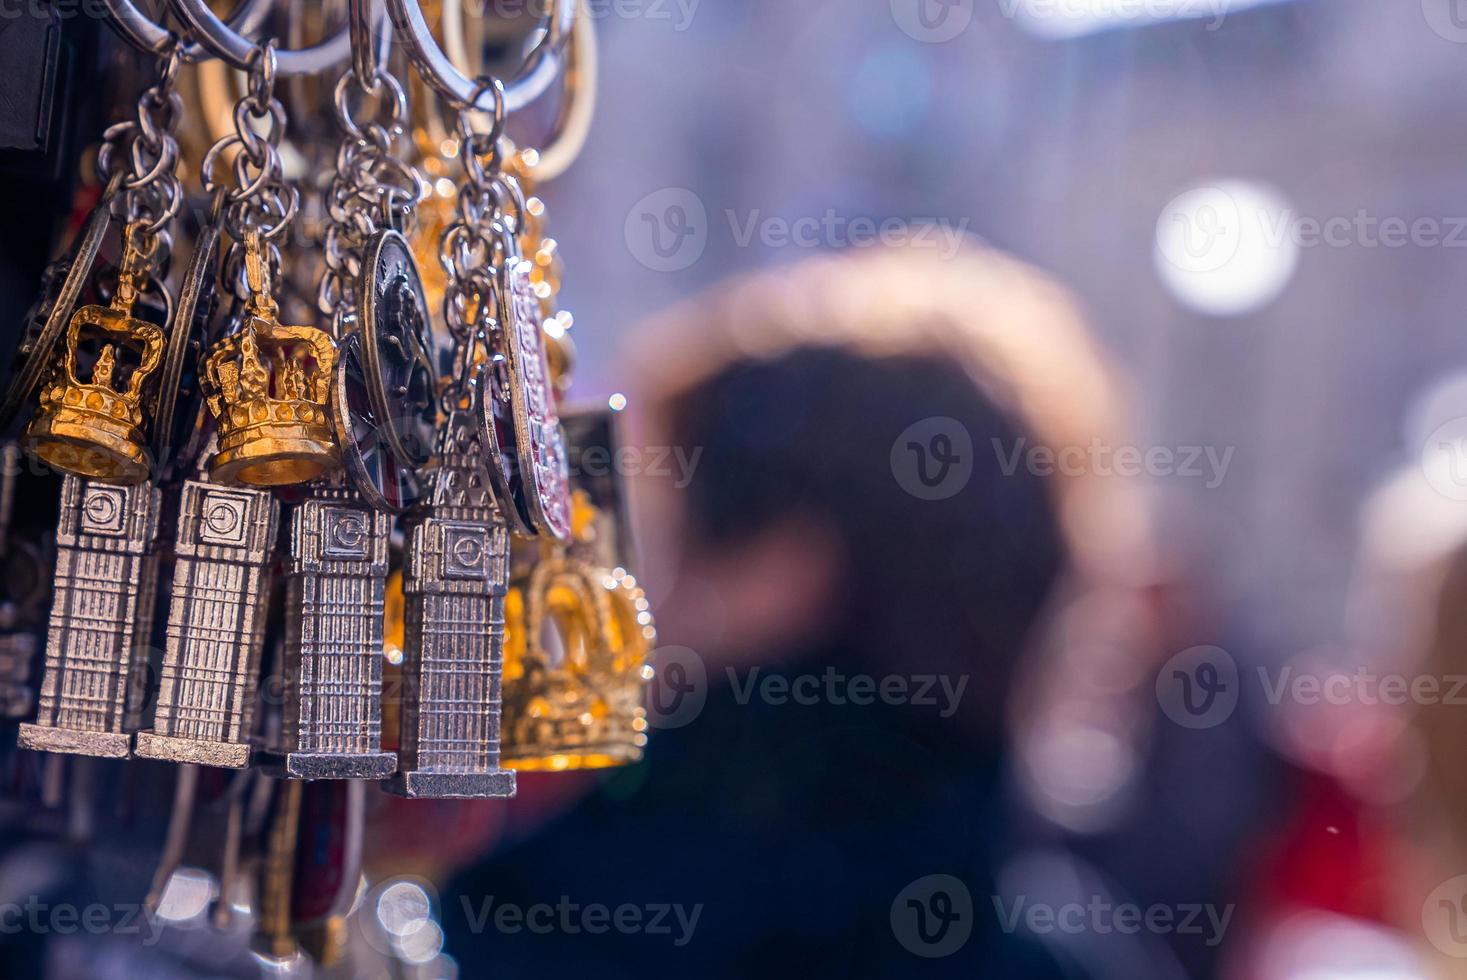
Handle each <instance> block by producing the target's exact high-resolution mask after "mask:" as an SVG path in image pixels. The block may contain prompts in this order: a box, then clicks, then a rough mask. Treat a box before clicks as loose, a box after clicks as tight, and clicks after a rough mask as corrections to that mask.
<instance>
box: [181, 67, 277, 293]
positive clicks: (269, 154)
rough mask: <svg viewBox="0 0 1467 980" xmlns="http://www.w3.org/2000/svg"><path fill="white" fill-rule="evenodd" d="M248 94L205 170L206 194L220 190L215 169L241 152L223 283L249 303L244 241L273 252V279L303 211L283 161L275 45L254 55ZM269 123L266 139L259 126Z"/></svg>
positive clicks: (228, 210) (229, 200)
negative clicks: (256, 240)
mask: <svg viewBox="0 0 1467 980" xmlns="http://www.w3.org/2000/svg"><path fill="white" fill-rule="evenodd" d="M248 75H249V91H248V92H246V93H245V96H244V98H242V99H240V101H239V102H237V103H236V104H235V106H234V132H232V133H228V134H226V135H225V136H223V137H221V138H220V139H219V141H218V142H216V143H215V144H214V145H213V146H211V147H209V152H208V153H206V154H204V162H203V164H202V165H201V166H200V170H201V173H202V180H203V185H204V191H205V192H206V193H208V194H214V193H215V192H216V191H217V190H219V189H220V188H221V186H222V185H221V184H220V182H219V181H217V180H216V179H215V176H214V169H215V166H216V164H217V163H218V161H219V158H220V156H221V155H222V154H223V153H224V152H225V151H227V150H229V149H230V148H232V147H238V148H239V152H238V153H237V154H236V155H235V157H234V162H233V165H232V167H231V168H230V169H231V170H232V172H233V177H234V186H233V187H232V188H230V189H228V190H227V191H226V192H225V202H226V203H225V207H224V227H225V230H226V231H228V232H229V236H230V238H232V239H233V242H232V243H231V244H230V246H229V253H228V254H227V255H226V256H225V259H224V281H225V282H227V283H229V284H230V286H231V288H232V289H233V290H234V292H235V295H237V296H238V297H239V298H240V299H243V300H247V299H248V298H249V296H250V289H249V283H248V280H247V277H246V275H245V267H244V266H245V263H244V244H243V243H244V240H245V237H246V235H247V234H250V233H257V234H258V235H259V236H260V239H261V240H262V241H263V242H264V248H265V250H266V251H267V252H268V262H269V269H270V275H271V277H272V278H274V277H276V276H278V274H279V271H280V245H279V243H278V241H277V239H279V238H280V237H281V236H282V235H283V234H284V233H285V230H286V229H287V228H289V227H290V223H291V220H292V219H294V218H295V215H296V211H297V210H299V208H300V192H299V191H297V190H296V189H295V188H294V187H293V186H291V185H290V184H289V183H288V182H287V181H286V179H285V175H284V172H283V169H282V166H281V159H280V140H281V138H282V137H284V135H285V107H284V106H283V105H281V104H280V100H279V99H277V98H276V97H275V42H274V41H266V42H264V43H263V44H261V45H260V46H258V47H256V48H255V49H254V51H253V52H251V54H250V63H249V72H248ZM266 121H268V126H267V127H266V131H265V134H264V135H263V136H262V135H260V134H259V133H257V132H255V129H254V126H253V125H252V123H254V124H259V123H261V122H266Z"/></svg>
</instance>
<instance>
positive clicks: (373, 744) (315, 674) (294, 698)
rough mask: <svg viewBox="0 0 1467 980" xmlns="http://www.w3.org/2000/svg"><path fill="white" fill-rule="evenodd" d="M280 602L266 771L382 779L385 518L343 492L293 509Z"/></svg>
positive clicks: (389, 763) (325, 493) (392, 761)
mask: <svg viewBox="0 0 1467 980" xmlns="http://www.w3.org/2000/svg"><path fill="white" fill-rule="evenodd" d="M291 520H292V526H291V536H290V541H291V546H290V548H291V556H290V557H291V565H290V579H289V582H288V586H287V593H286V620H287V624H286V625H287V628H286V641H285V665H284V666H285V678H284V681H285V710H284V718H283V724H282V727H281V733H280V741H281V744H280V745H279V746H277V747H276V749H275V751H274V752H273V753H272V759H271V762H272V763H273V764H276V765H278V766H279V767H280V768H281V769H283V770H284V773H285V775H287V776H293V777H296V778H300V779H383V778H385V777H387V776H390V775H392V772H393V770H395V769H396V768H397V756H396V755H395V754H394V753H392V752H383V751H382V606H383V599H384V596H385V593H386V588H387V546H388V538H389V536H390V535H391V533H392V519H391V517H390V516H388V515H387V514H386V513H384V512H382V511H378V510H374V509H373V508H371V507H369V506H367V504H366V503H364V502H363V501H362V498H361V495H360V494H358V493H356V492H355V491H352V490H347V489H344V488H332V487H319V488H316V489H313V490H312V491H311V495H310V496H309V497H307V498H306V499H305V500H304V501H303V502H302V503H301V504H300V505H299V506H298V507H297V508H296V510H295V513H294V515H293V517H292V519H291Z"/></svg>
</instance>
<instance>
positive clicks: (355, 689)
mask: <svg viewBox="0 0 1467 980" xmlns="http://www.w3.org/2000/svg"><path fill="white" fill-rule="evenodd" d="M365 8H366V4H365V3H360V2H354V3H353V4H352V5H351V9H350V16H351V18H352V26H353V30H352V37H353V50H354V52H355V54H356V57H355V58H354V59H353V66H352V68H351V70H349V71H348V72H346V73H345V74H343V75H342V77H341V79H340V81H339V82H338V84H337V86H336V96H335V106H336V116H337V122H338V125H339V127H340V128H341V130H342V141H341V145H340V148H339V150H338V152H337V170H336V174H335V176H334V178H333V179H332V182H331V186H330V188H329V189H328V191H327V213H328V215H329V217H330V219H331V222H330V224H329V226H328V228H327V231H326V246H325V254H326V272H325V274H324V275H323V276H322V279H321V285H320V290H319V293H318V305H319V308H320V310H321V312H322V313H323V314H326V315H329V316H330V317H331V326H332V332H333V333H334V334H335V335H336V337H337V338H338V339H341V338H343V337H344V338H345V340H344V343H343V345H342V354H343V356H342V359H341V363H340V364H339V365H338V373H337V378H338V379H339V382H338V384H337V385H336V386H335V387H336V391H337V392H338V393H339V392H342V391H344V390H346V389H348V388H352V389H354V392H355V395H356V397H355V398H354V399H347V400H346V401H345V402H341V401H337V402H335V403H334V404H333V406H332V407H333V415H334V418H335V424H336V431H337V435H338V438H339V440H340V443H341V446H342V451H343V458H344V460H345V463H346V466H345V479H344V480H343V479H340V478H338V479H336V480H334V481H332V482H329V483H327V482H318V483H317V484H315V485H313V486H312V488H311V489H310V491H309V492H308V495H307V497H306V499H305V500H304V501H303V502H301V503H300V504H299V505H298V506H297V507H296V510H295V513H294V516H293V518H292V523H291V539H290V572H289V578H288V580H287V591H286V600H285V602H286V611H285V618H286V641H285V661H284V695H285V696H284V706H283V712H282V714H283V724H282V726H281V731H280V737H279V744H278V745H277V746H276V747H275V749H274V751H273V752H272V754H271V757H270V764H271V766H272V768H278V770H279V771H280V772H281V773H282V774H283V775H285V776H289V777H296V778H306V779H329V778H336V779H345V778H354V779H381V778H384V777H386V776H389V775H391V774H392V772H393V771H394V770H395V768H396V765H397V757H396V755H395V754H394V753H392V752H383V751H381V728H382V629H383V623H382V616H383V602H384V596H385V589H386V580H387V567H388V539H389V537H390V535H391V533H392V516H391V513H390V511H396V510H399V509H401V508H402V507H403V506H405V505H406V504H408V503H410V502H411V501H412V499H414V497H415V496H416V490H415V489H414V490H409V492H407V493H406V494H405V493H403V492H402V489H403V487H404V485H403V484H402V483H401V482H400V480H399V479H397V478H394V477H391V476H389V473H392V474H402V475H404V476H406V475H408V474H411V478H412V480H413V482H412V487H414V488H415V487H416V486H417V485H418V484H417V475H416V474H417V471H418V470H419V469H420V468H421V467H422V465H423V464H424V463H426V462H427V457H428V449H429V448H430V446H431V440H432V435H433V426H434V421H435V414H436V391H435V390H434V389H435V386H436V379H435V377H434V372H433V368H432V364H431V362H430V361H429V359H428V357H427V353H426V352H427V339H426V332H427V330H428V315H427V308H426V301H425V300H424V298H423V291H422V283H421V280H420V278H419V276H418V273H417V268H416V265H415V264H414V262H413V259H412V255H411V253H410V252H409V251H408V249H407V244H406V242H405V240H404V239H403V237H402V234H401V232H402V230H403V229H404V228H405V227H407V226H408V225H409V224H410V222H411V220H412V217H413V213H414V208H415V205H416V204H417V201H418V199H419V197H420V196H421V193H422V181H421V179H420V178H419V177H418V175H417V172H416V171H415V170H414V169H413V168H412V166H411V165H410V164H408V163H406V162H404V161H403V160H401V159H400V158H399V157H398V156H396V155H395V153H394V148H395V144H396V143H397V142H398V141H399V140H400V139H401V136H402V119H403V117H404V116H405V115H406V111H407V106H406V99H405V96H404V94H403V90H402V86H401V85H400V84H399V83H398V81H397V80H396V79H395V78H393V77H392V75H391V74H389V73H388V72H387V70H386V68H385V66H384V65H383V64H382V63H381V60H380V59H379V58H378V56H377V53H376V52H377V50H378V49H376V48H368V47H367V44H368V42H369V41H370V36H371V29H370V24H369V22H368V17H367V11H366V9H365ZM353 95H355V96H358V97H361V98H362V99H364V100H365V99H371V98H373V97H375V99H376V106H377V113H376V117H374V118H372V119H370V120H366V121H361V120H359V119H358V118H357V117H355V116H354V115H353V113H352V111H351V108H350V100H351V98H352V96H353ZM358 408H363V409H365V410H367V411H368V412H369V414H366V415H365V416H364V418H365V422H364V420H363V418H362V417H358V416H356V415H354V410H355V409H358ZM377 420H381V423H382V424H380V425H377V424H375V423H376V422H377ZM363 435H366V436H368V438H361V436H363ZM374 456H375V459H376V460H377V461H378V462H379V463H381V464H383V465H381V466H380V467H377V468H373V467H372V466H371V464H370V463H369V462H368V459H369V458H370V457H374Z"/></svg>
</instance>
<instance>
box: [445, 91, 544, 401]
mask: <svg viewBox="0 0 1467 980" xmlns="http://www.w3.org/2000/svg"><path fill="white" fill-rule="evenodd" d="M486 92H490V93H493V96H494V122H493V125H492V126H491V127H490V129H489V131H488V132H487V133H479V132H475V131H474V129H473V125H472V118H471V117H472V114H473V110H472V109H471V108H463V109H460V111H459V115H458V133H459V159H461V160H462V161H463V166H464V178H465V179H464V182H463V185H462V186H460V187H459V192H458V210H457V213H456V214H455V217H454V221H453V223H452V224H450V225H449V226H448V228H447V229H446V230H445V231H444V232H443V238H442V241H441V242H440V243H439V249H438V261H439V264H441V265H442V266H443V271H444V273H445V275H446V276H447V279H448V282H447V286H446V288H445V291H444V297H443V312H444V321H445V323H446V324H447V326H448V331H449V334H450V335H451V336H452V337H453V341H454V374H453V379H452V383H451V384H450V385H449V387H448V390H447V391H446V392H445V393H444V405H443V408H444V410H445V411H448V410H450V409H451V408H452V407H453V406H454V405H455V404H457V403H461V402H462V401H463V400H464V399H465V398H467V397H470V396H471V393H472V389H473V387H474V383H475V381H474V379H475V377H476V374H477V368H478V365H479V363H480V361H481V360H482V359H483V358H485V357H487V356H488V350H489V340H490V333H491V332H492V331H494V330H496V329H498V323H497V321H496V319H495V290H496V289H497V288H498V285H497V281H496V277H497V273H498V270H499V268H500V266H501V265H502V263H503V262H504V261H505V258H506V255H505V248H506V244H507V243H512V242H513V240H514V235H515V234H516V229H517V228H518V226H519V224H520V223H521V222H522V221H523V215H524V213H525V196H524V192H523V191H522V190H521V189H520V185H519V181H518V180H516V179H515V177H514V176H513V175H512V174H510V173H508V172H507V171H506V170H505V169H504V163H505V149H506V146H505V143H504V140H503V139H502V137H503V136H504V119H505V104H504V87H503V85H501V84H500V82H499V81H498V80H493V81H481V82H480V83H479V87H478V88H477V89H476V90H475V91H474V94H473V97H472V98H470V99H469V100H468V103H467V105H468V106H469V107H472V106H473V105H475V104H476V103H477V102H478V100H479V98H480V97H481V96H482V95H483V94H484V93H486Z"/></svg>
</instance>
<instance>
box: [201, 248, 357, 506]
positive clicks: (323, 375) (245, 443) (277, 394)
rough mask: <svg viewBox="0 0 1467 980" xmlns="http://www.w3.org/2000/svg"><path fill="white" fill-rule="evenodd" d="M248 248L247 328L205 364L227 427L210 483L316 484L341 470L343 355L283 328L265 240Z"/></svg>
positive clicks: (304, 330) (324, 341)
mask: <svg viewBox="0 0 1467 980" xmlns="http://www.w3.org/2000/svg"><path fill="white" fill-rule="evenodd" d="M244 245H245V270H246V276H247V278H248V282H249V289H250V299H249V303H248V305H247V307H246V310H245V319H244V324H243V326H242V327H241V329H240V330H238V331H237V332H235V333H233V334H231V335H229V336H228V337H225V338H224V339H223V340H221V341H219V342H218V343H217V344H215V345H214V348H213V350H211V351H210V352H209V356H208V358H207V359H206V360H205V362H204V389H205V395H206V399H207V404H208V406H209V411H210V412H211V413H212V414H213V415H214V418H215V419H217V420H218V423H219V451H218V452H217V453H215V455H214V457H213V458H212V459H211V460H210V461H209V475H210V477H211V478H212V479H213V480H214V481H216V482H220V483H243V484H248V485H249V486H256V487H273V486H283V485H286V484H295V483H308V482H310V481H311V480H314V479H316V478H317V477H320V476H323V475H325V474H327V473H329V472H331V471H333V470H335V469H336V468H337V467H338V466H339V465H340V462H341V456H340V453H339V451H338V449H337V445H336V436H335V433H334V431H333V429H332V426H331V419H330V416H329V415H328V414H327V411H328V409H327V399H328V397H329V395H330V388H331V370H332V367H333V366H334V365H335V363H336V347H335V344H333V343H332V341H331V337H330V335H328V334H327V333H326V332H325V331H322V330H317V329H316V328H315V327H287V326H281V324H280V322H279V320H278V319H277V316H278V313H279V310H278V307H277V306H276V304H275V301H274V300H273V299H272V298H271V297H270V281H269V272H268V270H267V268H266V264H267V263H266V260H265V256H264V252H263V249H262V244H261V241H260V236H259V233H258V232H254V231H251V232H248V233H247V234H246V236H245V242H244Z"/></svg>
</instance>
